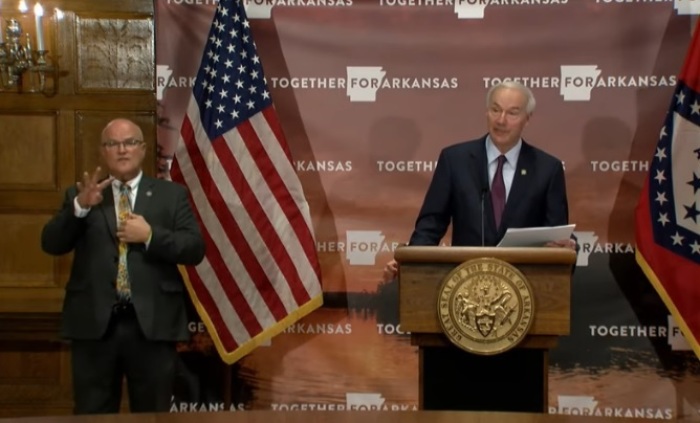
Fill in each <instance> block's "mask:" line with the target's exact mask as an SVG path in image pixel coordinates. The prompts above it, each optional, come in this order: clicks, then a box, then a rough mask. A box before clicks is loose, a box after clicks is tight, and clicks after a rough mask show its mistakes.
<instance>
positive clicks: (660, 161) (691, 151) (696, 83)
mask: <svg viewBox="0 0 700 423" xmlns="http://www.w3.org/2000/svg"><path fill="white" fill-rule="evenodd" d="M698 24H699V25H700V21H699V22H698ZM635 237H636V243H637V248H636V251H637V252H636V256H637V263H639V265H640V267H641V268H642V270H643V271H644V273H645V274H646V276H647V278H649V280H650V281H651V283H652V284H653V285H654V287H655V288H656V291H657V292H658V293H659V295H660V296H661V298H662V299H663V301H664V303H665V304H666V307H668V309H669V311H670V312H671V314H672V315H673V317H674V318H675V320H676V322H677V323H678V326H679V327H680V329H681V331H682V332H683V335H684V336H685V338H686V340H687V341H688V343H689V344H690V346H691V348H692V349H693V351H695V354H696V355H697V356H698V357H700V346H699V345H698V340H700V30H699V29H698V26H697V25H696V27H695V31H694V32H693V40H692V42H691V43H690V49H689V51H688V54H687V56H686V58H685V64H684V65H683V69H682V71H681V74H680V76H679V78H678V85H677V86H676V90H675V93H674V95H673V98H672V99H671V106H670V108H669V110H668V113H667V114H666V120H665V122H664V125H663V127H662V128H661V131H660V133H659V140H658V144H657V146H656V151H655V152H654V157H653V159H652V161H651V166H650V171H649V176H648V177H647V179H646V181H645V183H644V188H643V189H642V194H641V196H640V198H639V204H638V205H637V209H636V211H635Z"/></svg>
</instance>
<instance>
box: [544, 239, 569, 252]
mask: <svg viewBox="0 0 700 423" xmlns="http://www.w3.org/2000/svg"><path fill="white" fill-rule="evenodd" d="M545 247H560V248H570V249H572V250H576V241H574V240H573V239H571V238H567V239H560V240H559V241H551V242H548V243H546V244H545Z"/></svg>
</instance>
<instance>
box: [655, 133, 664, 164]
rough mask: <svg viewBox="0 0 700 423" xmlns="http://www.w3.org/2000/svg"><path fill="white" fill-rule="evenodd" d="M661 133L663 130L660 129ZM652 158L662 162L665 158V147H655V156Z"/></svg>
mask: <svg viewBox="0 0 700 423" xmlns="http://www.w3.org/2000/svg"><path fill="white" fill-rule="evenodd" d="M662 132H663V129H662ZM654 156H655V157H656V158H657V159H659V161H660V162H661V161H663V160H664V159H665V158H666V147H663V148H662V147H657V148H656V154H654Z"/></svg>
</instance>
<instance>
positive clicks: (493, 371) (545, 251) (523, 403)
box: [394, 246, 576, 412]
mask: <svg viewBox="0 0 700 423" xmlns="http://www.w3.org/2000/svg"><path fill="white" fill-rule="evenodd" d="M394 257H395V259H396V261H397V262H398V263H399V273H398V280H399V322H400V324H401V329H402V330H404V331H407V332H410V333H411V343H412V344H413V345H417V346H418V347H419V354H420V357H419V367H420V368H419V385H420V386H419V389H420V391H419V406H420V408H421V409H423V410H469V411H524V412H547V402H548V401H547V397H548V385H547V377H548V362H549V360H548V358H549V349H551V348H553V347H555V346H556V345H557V340H558V337H559V336H562V335H568V334H569V326H570V325H569V322H570V304H571V289H570V288H571V287H570V285H571V273H572V269H573V266H574V264H575V263H576V253H575V252H574V251H573V250H569V249H566V248H546V247H541V248H499V247H410V246H404V247H399V248H398V249H397V250H396V251H395V254H394ZM485 257H490V258H496V259H500V260H503V261H505V262H507V263H510V264H512V265H513V266H515V267H516V268H517V269H518V270H520V272H522V274H523V275H524V276H525V278H526V279H527V280H528V281H529V282H530V284H531V285H532V289H533V293H534V298H535V316H534V319H533V322H532V326H531V327H530V330H529V332H528V333H527V335H526V337H525V338H524V339H523V340H522V342H521V343H520V344H519V345H518V346H516V347H515V348H513V349H511V350H508V351H505V352H504V353H501V354H498V355H493V356H483V355H476V354H471V353H469V352H466V351H464V350H462V349H461V348H458V347H457V346H455V345H454V344H452V342H451V341H450V340H449V339H448V338H447V337H446V336H445V335H444V334H443V331H442V326H441V324H440V322H439V320H438V312H437V302H438V298H437V294H438V290H439V287H440V285H441V284H442V281H443V279H444V278H445V276H447V274H448V273H450V271H452V269H454V268H455V267H456V266H457V265H459V264H460V263H463V262H465V261H467V260H471V259H476V258H485Z"/></svg>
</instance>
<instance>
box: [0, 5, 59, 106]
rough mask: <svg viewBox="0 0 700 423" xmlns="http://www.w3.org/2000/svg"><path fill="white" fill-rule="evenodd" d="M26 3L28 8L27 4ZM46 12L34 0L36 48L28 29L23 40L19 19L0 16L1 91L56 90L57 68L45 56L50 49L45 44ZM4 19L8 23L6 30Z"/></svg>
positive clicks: (45, 91)
mask: <svg viewBox="0 0 700 423" xmlns="http://www.w3.org/2000/svg"><path fill="white" fill-rule="evenodd" d="M24 7H25V10H26V5H24ZM43 15H44V9H43V7H41V4H39V3H37V4H35V5H34V17H35V22H36V50H34V49H33V48H32V40H31V37H30V35H29V34H28V33H27V34H24V36H25V42H24V44H22V34H23V30H22V26H21V25H20V23H19V21H18V20H17V19H14V18H13V19H9V20H7V21H4V20H2V19H0V92H7V91H10V92H18V93H42V94H44V95H47V96H52V95H54V94H56V82H57V79H58V78H57V75H58V72H57V69H56V67H54V66H53V65H52V64H50V63H48V62H47V60H46V59H47V55H48V50H47V49H46V46H45V44H44V28H43V25H42V17H43ZM3 23H4V24H5V25H6V28H5V30H4V34H3V29H2V26H3ZM3 35H4V37H3ZM49 79H50V83H48V80H49Z"/></svg>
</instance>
